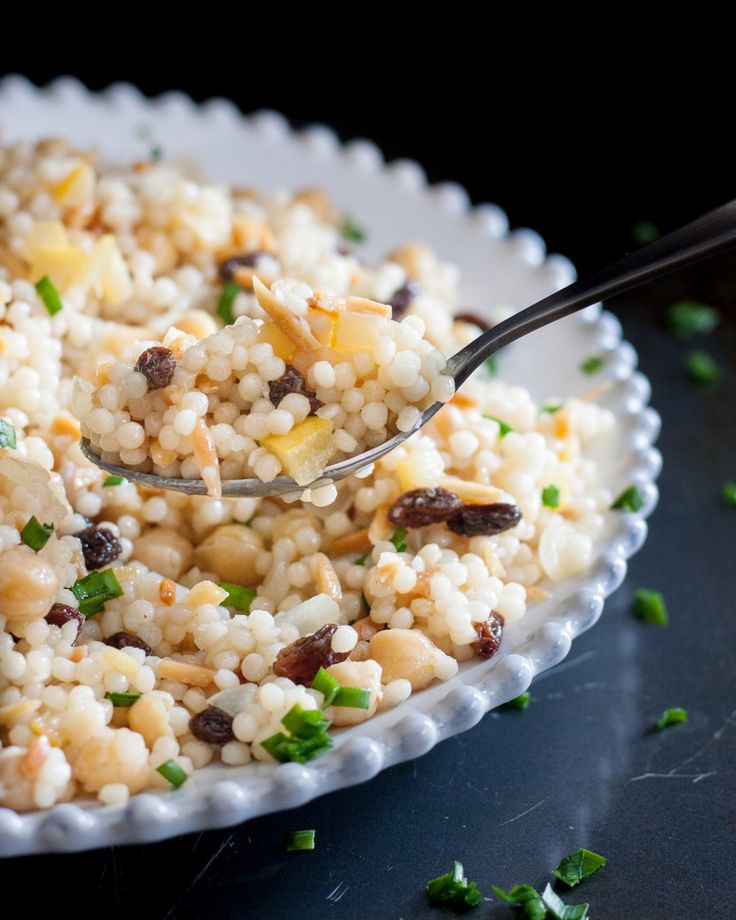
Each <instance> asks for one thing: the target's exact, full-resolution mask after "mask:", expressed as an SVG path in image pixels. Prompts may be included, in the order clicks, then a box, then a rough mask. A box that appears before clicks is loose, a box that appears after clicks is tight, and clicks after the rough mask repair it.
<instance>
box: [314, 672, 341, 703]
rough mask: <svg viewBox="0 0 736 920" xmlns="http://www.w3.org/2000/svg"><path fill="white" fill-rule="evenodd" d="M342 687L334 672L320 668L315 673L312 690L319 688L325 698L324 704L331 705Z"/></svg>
mask: <svg viewBox="0 0 736 920" xmlns="http://www.w3.org/2000/svg"><path fill="white" fill-rule="evenodd" d="M339 689H340V684H339V683H338V682H337V681H336V680H335V678H334V677H333V676H332V674H328V673H327V671H325V669H324V668H320V669H319V671H317V673H316V674H315V675H314V680H313V681H312V690H319V692H320V693H321V694H322V696H323V697H324V699H323V700H322V705H323V706H329V705H330V704H331V703H332V701H333V700H334V699H335V697H336V696H337V693H338V691H339Z"/></svg>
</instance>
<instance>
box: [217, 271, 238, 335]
mask: <svg viewBox="0 0 736 920" xmlns="http://www.w3.org/2000/svg"><path fill="white" fill-rule="evenodd" d="M239 293H240V285H239V284H236V283H235V282H234V281H228V282H227V283H226V284H225V286H224V287H223V289H222V293H221V294H220V296H219V298H218V301H217V310H216V313H217V315H218V316H219V317H220V319H221V320H222V321H223V323H224V324H225V325H226V326H232V324H233V323H234V322H235V314H234V313H233V304H234V303H235V298H236V297H237V296H238V294H239Z"/></svg>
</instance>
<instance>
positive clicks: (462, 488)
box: [439, 476, 508, 505]
mask: <svg viewBox="0 0 736 920" xmlns="http://www.w3.org/2000/svg"><path fill="white" fill-rule="evenodd" d="M439 484H440V486H441V487H442V488H443V489H447V490H448V491H449V492H454V493H455V495H457V496H459V497H460V498H462V500H463V501H464V502H468V503H470V504H473V505H484V504H490V503H492V502H498V501H503V500H504V499H505V498H507V497H508V496H507V494H506V492H502V491H501V489H497V488H496V486H487V485H484V484H483V483H482V482H468V481H467V480H465V479H458V478H457V477H455V476H446V477H445V478H444V479H440V482H439Z"/></svg>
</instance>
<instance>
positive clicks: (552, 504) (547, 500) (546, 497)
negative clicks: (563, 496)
mask: <svg viewBox="0 0 736 920" xmlns="http://www.w3.org/2000/svg"><path fill="white" fill-rule="evenodd" d="M542 504H543V505H544V507H545V508H559V507H560V490H559V489H558V488H557V486H556V485H554V484H552V485H549V486H545V487H544V488H543V489H542Z"/></svg>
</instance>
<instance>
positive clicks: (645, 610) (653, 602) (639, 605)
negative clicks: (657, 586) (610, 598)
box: [634, 588, 670, 626]
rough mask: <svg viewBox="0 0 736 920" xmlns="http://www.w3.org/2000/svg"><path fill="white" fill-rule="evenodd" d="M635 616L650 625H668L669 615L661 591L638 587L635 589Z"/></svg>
mask: <svg viewBox="0 0 736 920" xmlns="http://www.w3.org/2000/svg"><path fill="white" fill-rule="evenodd" d="M634 616H636V617H638V618H639V619H640V620H644V622H645V623H649V625H650V626H667V625H668V624H669V621H670V619H669V617H668V616H667V607H666V605H665V602H664V598H663V597H662V595H661V594H660V593H659V591H650V590H649V589H648V588H637V589H636V591H634Z"/></svg>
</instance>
